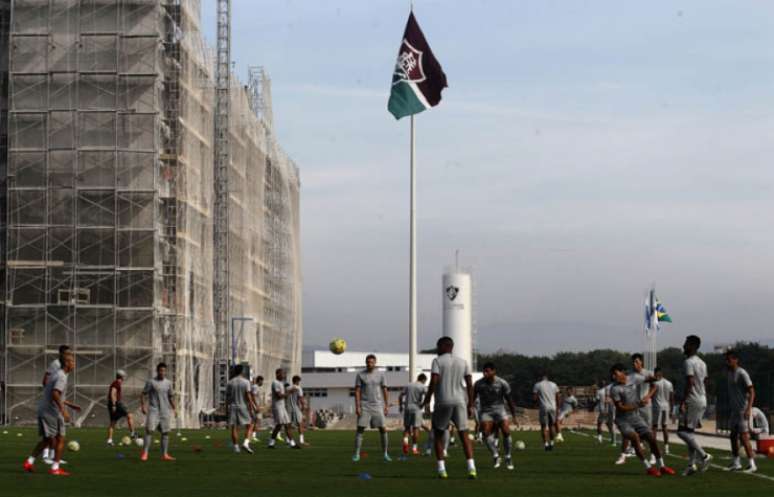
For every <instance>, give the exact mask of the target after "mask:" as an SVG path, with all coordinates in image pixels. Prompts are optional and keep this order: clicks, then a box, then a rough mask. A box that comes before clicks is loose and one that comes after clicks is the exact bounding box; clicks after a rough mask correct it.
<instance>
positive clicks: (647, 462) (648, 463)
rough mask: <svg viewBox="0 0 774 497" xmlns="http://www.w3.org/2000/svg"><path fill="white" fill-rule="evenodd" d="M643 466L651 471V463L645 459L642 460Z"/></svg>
mask: <svg viewBox="0 0 774 497" xmlns="http://www.w3.org/2000/svg"><path fill="white" fill-rule="evenodd" d="M642 464H643V465H645V469H650V466H651V464H650V461H648V460H647V459H645V458H644V457H643V458H642Z"/></svg>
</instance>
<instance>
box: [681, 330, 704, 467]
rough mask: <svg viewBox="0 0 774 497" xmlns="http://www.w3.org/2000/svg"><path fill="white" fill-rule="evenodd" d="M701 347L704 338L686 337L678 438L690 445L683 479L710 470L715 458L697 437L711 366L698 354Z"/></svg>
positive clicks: (702, 415)
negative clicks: (683, 392) (708, 366)
mask: <svg viewBox="0 0 774 497" xmlns="http://www.w3.org/2000/svg"><path fill="white" fill-rule="evenodd" d="M700 347H701V338H699V337H698V336H696V335H689V336H687V337H686V338H685V343H684V344H683V354H685V357H686V359H685V363H684V364H683V368H684V369H685V394H684V398H683V400H682V402H680V421H679V422H678V425H677V436H678V437H680V438H681V439H682V440H683V442H685V445H687V446H688V467H687V468H685V471H683V476H691V475H694V474H696V473H697V472H698V471H699V470H701V471H702V472H704V471H707V469H709V467H710V462H711V461H712V456H711V455H710V454H709V453H707V452H705V451H704V449H703V448H702V447H701V445H699V442H698V441H697V440H696V437H695V436H694V431H695V430H696V428H699V427H700V426H701V420H702V418H703V417H704V411H705V410H706V409H707V393H706V382H707V365H706V364H705V363H704V361H702V360H701V358H700V357H699V355H698V353H699V348H700Z"/></svg>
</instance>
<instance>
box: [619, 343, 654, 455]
mask: <svg viewBox="0 0 774 497" xmlns="http://www.w3.org/2000/svg"><path fill="white" fill-rule="evenodd" d="M631 359H632V372H631V373H629V374H628V376H627V381H628V382H629V384H631V385H633V386H634V389H635V391H636V392H637V395H639V396H640V399H642V400H644V401H645V404H644V405H643V406H642V407H640V409H639V414H640V417H641V418H642V420H643V421H645V423H646V424H647V425H648V427H650V426H651V425H652V424H653V419H652V418H653V407H652V406H651V405H650V399H651V397H652V396H653V393H654V391H655V388H654V387H653V385H652V384H653V382H654V381H655V378H654V377H653V373H652V372H651V371H649V370H647V369H645V368H644V365H645V361H644V358H643V356H642V354H639V353H637V354H632V357H631ZM629 441H630V440H629V438H627V437H624V438H623V443H622V445H621V455H620V456H619V457H618V460H617V461H616V462H615V463H616V464H623V463H625V462H626V453H627V450H630V449H629ZM650 464H656V460H655V454H651V455H650Z"/></svg>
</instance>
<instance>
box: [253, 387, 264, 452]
mask: <svg viewBox="0 0 774 497" xmlns="http://www.w3.org/2000/svg"><path fill="white" fill-rule="evenodd" d="M250 395H252V396H253V402H255V405H256V410H255V412H254V413H253V426H252V433H251V434H250V437H251V438H252V440H253V441H254V442H259V441H260V439H259V438H258V432H260V431H261V421H262V420H263V415H264V411H265V410H266V392H265V390H264V388H263V376H256V377H255V379H254V380H253V384H252V385H251V386H250Z"/></svg>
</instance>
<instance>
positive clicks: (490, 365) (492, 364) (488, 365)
mask: <svg viewBox="0 0 774 497" xmlns="http://www.w3.org/2000/svg"><path fill="white" fill-rule="evenodd" d="M481 369H482V370H484V369H493V370H495V371H496V370H497V368H496V367H495V365H494V363H493V362H487V363H484V366H483V367H482V368H481Z"/></svg>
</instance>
